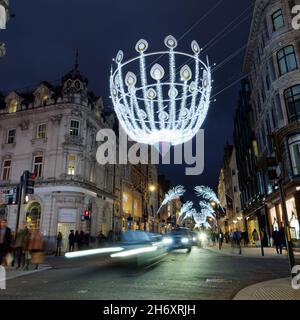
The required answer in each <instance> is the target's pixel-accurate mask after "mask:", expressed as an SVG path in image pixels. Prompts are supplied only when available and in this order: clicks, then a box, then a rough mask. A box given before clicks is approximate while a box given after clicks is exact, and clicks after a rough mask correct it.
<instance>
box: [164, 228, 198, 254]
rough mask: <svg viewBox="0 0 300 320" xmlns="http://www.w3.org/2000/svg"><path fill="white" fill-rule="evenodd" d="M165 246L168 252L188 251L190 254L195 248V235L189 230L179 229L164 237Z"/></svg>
mask: <svg viewBox="0 0 300 320" xmlns="http://www.w3.org/2000/svg"><path fill="white" fill-rule="evenodd" d="M163 244H164V246H165V247H166V249H167V250H168V251H171V250H176V249H187V252H188V253H189V252H191V250H192V246H193V235H192V234H191V231H190V230H189V229H187V228H177V229H174V230H172V231H171V232H170V233H168V234H166V235H165V236H164V237H163Z"/></svg>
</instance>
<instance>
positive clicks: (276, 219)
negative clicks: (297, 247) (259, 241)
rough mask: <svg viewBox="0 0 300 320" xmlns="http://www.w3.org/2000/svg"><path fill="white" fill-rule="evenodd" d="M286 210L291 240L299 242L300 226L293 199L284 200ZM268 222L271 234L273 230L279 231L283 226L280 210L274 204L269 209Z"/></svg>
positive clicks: (278, 206)
mask: <svg viewBox="0 0 300 320" xmlns="http://www.w3.org/2000/svg"><path fill="white" fill-rule="evenodd" d="M286 210H287V216H288V221H289V226H288V227H289V228H290V233H291V238H292V240H300V224H299V219H298V215H297V209H296V201H295V197H292V198H289V199H288V200H286ZM269 222H270V228H271V230H270V231H271V234H272V233H273V231H274V230H275V229H277V230H279V229H280V228H281V227H282V226H284V221H283V217H282V208H281V205H280V204H275V205H273V206H272V207H271V208H270V209H269Z"/></svg>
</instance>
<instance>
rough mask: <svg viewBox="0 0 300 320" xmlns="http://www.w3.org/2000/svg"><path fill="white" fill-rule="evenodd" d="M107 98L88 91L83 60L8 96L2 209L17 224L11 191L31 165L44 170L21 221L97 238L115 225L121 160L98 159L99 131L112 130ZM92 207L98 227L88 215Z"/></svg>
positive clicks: (0, 147) (0, 100) (3, 107)
mask: <svg viewBox="0 0 300 320" xmlns="http://www.w3.org/2000/svg"><path fill="white" fill-rule="evenodd" d="M113 119H114V116H113V114H111V115H107V114H106V115H105V112H104V108H103V103H102V100H101V98H98V97H96V96H95V94H93V93H92V92H90V91H89V90H88V80H87V78H86V77H84V76H83V75H82V74H81V73H80V71H79V66H78V63H76V65H75V67H74V68H73V69H72V70H71V71H70V72H69V73H67V74H66V75H65V76H64V77H63V78H62V82H61V84H60V85H58V86H54V85H52V84H50V83H48V82H42V83H41V84H40V85H39V86H38V87H37V88H34V89H33V90H31V91H29V92H11V93H8V94H7V95H5V96H4V95H0V175H1V177H0V214H1V215H5V216H6V217H7V219H8V223H9V225H10V226H11V227H12V229H15V227H16V217H17V206H15V205H5V193H6V192H7V191H8V190H11V189H12V188H13V187H15V186H17V184H18V183H19V181H20V176H21V175H22V173H23V171H25V170H29V171H30V172H34V174H35V176H36V183H35V193H34V195H31V196H30V198H29V202H28V203H27V204H26V205H22V208H21V216H20V226H21V224H22V222H25V221H27V222H29V223H30V224H31V226H32V227H35V228H40V230H41V231H42V232H43V234H44V235H45V236H46V237H49V238H51V239H55V236H56V234H57V233H58V231H61V232H62V234H63V236H64V238H65V240H66V241H64V243H65V244H67V242H68V241H67V237H68V235H69V231H70V230H72V229H73V230H79V231H80V230H83V231H85V232H91V235H92V236H96V235H97V234H98V233H99V231H100V230H101V231H102V232H103V233H104V234H107V233H108V232H109V230H110V229H111V227H112V224H113V223H112V216H113V214H112V210H113V202H114V199H115V197H114V178H115V174H114V166H112V165H107V166H103V165H99V164H98V163H97V161H96V151H97V145H96V134H97V132H98V131H99V130H100V129H102V128H111V126H112V123H113ZM86 209H91V211H92V220H91V226H90V224H89V222H88V221H82V220H81V216H82V214H83V212H84V210H86Z"/></svg>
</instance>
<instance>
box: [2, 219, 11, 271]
mask: <svg viewBox="0 0 300 320" xmlns="http://www.w3.org/2000/svg"><path fill="white" fill-rule="evenodd" d="M11 244H12V233H11V229H10V228H9V227H8V226H7V221H6V220H5V219H2V220H0V265H2V264H3V265H5V266H7V261H6V258H7V255H8V254H10V249H11Z"/></svg>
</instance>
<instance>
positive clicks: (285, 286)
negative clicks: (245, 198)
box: [206, 244, 300, 300]
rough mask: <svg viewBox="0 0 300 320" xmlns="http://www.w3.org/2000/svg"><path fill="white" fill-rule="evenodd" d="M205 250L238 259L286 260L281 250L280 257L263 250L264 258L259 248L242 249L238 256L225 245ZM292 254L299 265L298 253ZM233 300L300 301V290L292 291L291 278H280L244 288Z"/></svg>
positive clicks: (299, 254) (236, 250) (237, 253)
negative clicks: (220, 248) (220, 247)
mask: <svg viewBox="0 0 300 320" xmlns="http://www.w3.org/2000/svg"><path fill="white" fill-rule="evenodd" d="M206 249H207V250H210V251H212V252H215V253H218V254H220V255H227V256H232V257H240V258H255V259H257V258H260V259H268V258H272V259H281V260H282V259H285V260H286V259H287V252H286V250H283V253H282V255H278V254H277V253H276V250H275V249H274V248H264V256H262V251H261V248H254V247H242V255H240V254H239V250H238V249H236V248H234V249H232V248H231V246H229V245H226V244H225V245H224V246H223V248H222V250H219V248H217V247H212V246H208V247H206ZM294 254H295V258H296V262H298V264H300V253H299V252H294ZM233 300H300V289H299V290H294V289H293V288H292V284H291V278H280V279H274V280H270V281H264V282H259V283H256V284H254V285H251V286H248V287H245V288H244V289H242V290H241V291H239V292H238V293H237V294H236V296H235V297H234V298H233Z"/></svg>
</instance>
